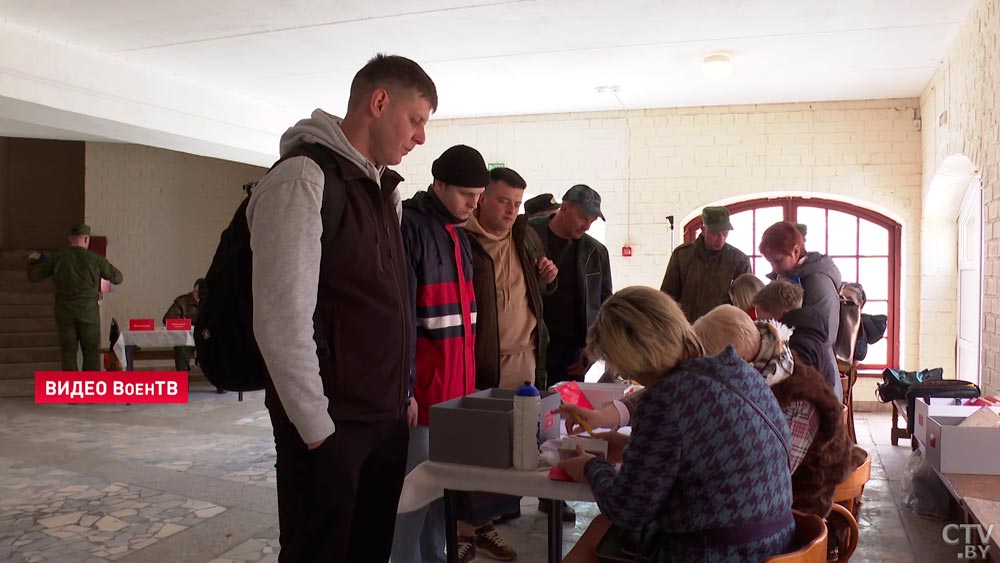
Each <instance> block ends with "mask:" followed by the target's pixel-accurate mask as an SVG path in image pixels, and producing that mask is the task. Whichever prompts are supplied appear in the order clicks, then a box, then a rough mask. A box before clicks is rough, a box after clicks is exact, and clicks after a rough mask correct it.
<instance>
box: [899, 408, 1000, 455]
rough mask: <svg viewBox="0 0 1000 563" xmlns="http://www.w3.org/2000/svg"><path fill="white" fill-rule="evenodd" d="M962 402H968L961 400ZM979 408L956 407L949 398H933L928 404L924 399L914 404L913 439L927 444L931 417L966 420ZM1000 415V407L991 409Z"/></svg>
mask: <svg viewBox="0 0 1000 563" xmlns="http://www.w3.org/2000/svg"><path fill="white" fill-rule="evenodd" d="M960 401H961V402H966V400H965V399H961V400H960ZM980 408H981V407H979V406H971V407H970V406H965V405H956V404H955V399H949V398H947V397H932V398H931V399H930V403H928V402H927V401H926V400H925V399H924V398H923V397H918V398H917V399H916V400H915V401H914V402H913V417H914V421H913V437H914V438H916V439H917V441H919V442H920V443H921V444H922V445H925V444H926V443H927V419H928V418H929V417H931V416H954V417H959V418H966V417H968V416H970V415H972V413H974V412H976V411H977V410H979V409H980ZM991 408H992V409H993V410H994V411H996V412H997V413H998V414H1000V406H998V407H991Z"/></svg>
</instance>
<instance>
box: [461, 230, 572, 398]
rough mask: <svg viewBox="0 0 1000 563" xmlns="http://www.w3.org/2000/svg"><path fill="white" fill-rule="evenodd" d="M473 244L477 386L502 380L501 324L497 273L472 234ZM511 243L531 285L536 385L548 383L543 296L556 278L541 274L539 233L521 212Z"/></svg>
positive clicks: (470, 239)
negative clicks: (498, 308) (550, 281)
mask: <svg viewBox="0 0 1000 563" xmlns="http://www.w3.org/2000/svg"><path fill="white" fill-rule="evenodd" d="M468 238H469V244H470V246H471V248H472V266H473V272H474V274H473V277H472V285H473V287H474V288H475V292H476V311H477V316H476V388H477V389H489V388H491V387H496V386H498V385H499V384H500V327H499V324H498V317H499V316H498V314H497V287H496V273H495V271H494V269H493V259H492V258H491V257H490V254H489V253H488V252H487V251H486V249H485V248H483V246H482V244H480V243H479V241H478V240H476V237H475V235H473V234H470V235H469V237H468ZM511 243H512V244H513V245H514V246H515V248H517V259H518V261H519V262H520V263H521V269H522V270H523V271H524V282H525V285H527V287H528V295H527V299H528V308H529V309H531V313H532V314H533V315H534V316H535V321H536V323H537V324H536V325H535V330H534V332H533V333H532V335H533V336H534V339H535V343H536V353H535V359H536V364H535V386H536V387H538V388H539V389H542V388H544V386H545V349H546V348H547V347H548V334H547V331H546V330H545V322H544V321H543V319H542V296H543V295H549V294H550V293H552V291H554V290H555V288H556V286H555V281H553V283H552V284H547V283H546V282H545V280H543V279H542V278H541V276H539V275H538V269H537V267H536V265H535V264H536V262H537V261H538V259H539V258H542V257H544V256H545V247H544V246H543V245H542V241H541V239H539V238H538V233H536V232H535V230H534V229H530V228H528V220H527V218H526V217H525V216H524V215H521V216H519V217H518V218H517V219H516V220H515V221H514V225H513V227H511Z"/></svg>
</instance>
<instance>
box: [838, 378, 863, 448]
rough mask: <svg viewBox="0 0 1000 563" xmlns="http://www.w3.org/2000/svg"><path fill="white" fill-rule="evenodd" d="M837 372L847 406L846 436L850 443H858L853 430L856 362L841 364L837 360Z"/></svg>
mask: <svg viewBox="0 0 1000 563" xmlns="http://www.w3.org/2000/svg"><path fill="white" fill-rule="evenodd" d="M837 370H838V371H839V372H840V384H841V387H843V389H844V396H843V397H842V399H843V402H844V404H845V405H847V435H848V436H850V437H851V441H852V442H854V443H855V444H857V443H858V436H857V433H856V432H855V430H854V384H855V383H856V382H857V380H858V367H857V363H856V362H851V363H847V362H842V361H840V360H837Z"/></svg>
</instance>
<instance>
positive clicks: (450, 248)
mask: <svg viewBox="0 0 1000 563" xmlns="http://www.w3.org/2000/svg"><path fill="white" fill-rule="evenodd" d="M460 223H461V221H459V220H458V219H456V218H455V217H454V216H452V215H451V213H449V212H448V210H447V209H446V208H445V206H444V204H443V203H441V201H440V200H439V199H438V198H437V196H435V195H434V192H433V190H431V189H428V190H427V191H423V192H417V194H416V195H414V196H413V197H412V198H410V199H408V200H406V201H404V202H403V224H402V230H403V245H404V246H405V248H406V256H407V276H408V279H409V287H410V299H411V304H412V306H413V310H414V311H415V321H416V336H417V338H416V341H415V346H414V348H413V354H412V359H413V376H414V380H413V397H414V398H415V399H416V400H417V407H418V411H417V413H418V414H417V422H418V424H421V425H427V424H429V423H430V412H429V409H430V407H431V405H435V404H437V403H440V402H442V401H448V400H451V399H454V398H456V397H461V396H463V395H467V394H469V393H471V392H472V391H474V390H475V382H476V358H475V331H476V321H475V317H476V296H475V292H474V290H473V286H472V250H471V249H470V247H469V238H468V235H467V234H466V232H465V229H463V228H461V227H460V226H459V225H460ZM459 260H460V262H461V268H460V269H459V268H458V267H456V264H457V263H458V261H459Z"/></svg>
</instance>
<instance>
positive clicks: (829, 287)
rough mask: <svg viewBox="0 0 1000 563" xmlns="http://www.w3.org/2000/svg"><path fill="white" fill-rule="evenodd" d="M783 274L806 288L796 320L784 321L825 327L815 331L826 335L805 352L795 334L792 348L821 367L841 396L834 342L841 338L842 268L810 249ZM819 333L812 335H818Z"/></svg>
mask: <svg viewBox="0 0 1000 563" xmlns="http://www.w3.org/2000/svg"><path fill="white" fill-rule="evenodd" d="M768 277H769V278H771V279H775V278H776V277H778V276H776V275H775V274H774V272H772V273H770V274H768ZM781 278H782V279H787V280H788V281H791V282H792V283H797V284H799V285H801V286H802V289H803V291H804V292H805V293H804V295H803V297H802V309H801V310H800V311H799V312H797V313H796V315H795V316H794V319H795V320H794V321H792V320H789V321H788V322H785V319H782V322H784V323H785V324H790V325H792V326H794V327H795V328H800V325H802V326H809V327H815V328H817V329H821V332H819V333H815V334H822V338H823V342H822V343H823V347H818V348H817V349H816V350H815V351H813V352H806V353H803V352H802V351H801V350H799V349H797V348H796V347H795V336H794V335H793V336H792V342H791V344H792V348H793V349H795V350H796V351H797V352H799V353H800V354H803V359H805V360H806V363H808V364H809V365H812V366H814V367H815V368H816V369H817V370H819V372H820V373H822V374H823V376H824V377H825V378H826V380H827V382H828V383H830V384H831V388H832V389H833V390H834V393H835V394H837V396H840V393H841V385H840V374H839V372H838V370H837V358H836V357H835V356H834V354H833V343H834V341H835V340H836V339H837V329H838V328H839V327H840V269H838V268H837V265H836V264H834V263H833V260H832V259H831V258H830V257H829V256H826V255H823V254H820V253H818V252H810V253H808V254H806V259H805V260H804V261H803V262H802V264H800V265H799V266H797V267H796V268H795V269H793V270H790V271H788V272H786V273H785V274H784V275H783V276H781ZM805 317H809V319H805ZM817 323H819V325H817ZM820 325H821V326H820ZM796 332H798V331H796ZM815 334H814V336H811V338H814V337H816V336H815ZM814 344H815V343H814ZM807 356H808V357H807ZM813 362H816V363H813ZM831 378H832V379H833V381H831Z"/></svg>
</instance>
